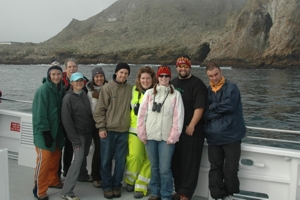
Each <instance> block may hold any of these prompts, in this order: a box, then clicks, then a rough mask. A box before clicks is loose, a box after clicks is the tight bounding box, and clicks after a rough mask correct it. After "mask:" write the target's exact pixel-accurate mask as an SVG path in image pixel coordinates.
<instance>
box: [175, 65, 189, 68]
mask: <svg viewBox="0 0 300 200" xmlns="http://www.w3.org/2000/svg"><path fill="white" fill-rule="evenodd" d="M177 67H178V68H180V69H182V68H185V69H186V68H190V66H188V65H178V66H177Z"/></svg>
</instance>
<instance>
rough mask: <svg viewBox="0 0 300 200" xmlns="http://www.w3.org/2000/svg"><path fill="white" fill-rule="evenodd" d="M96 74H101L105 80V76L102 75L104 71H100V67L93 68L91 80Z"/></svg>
mask: <svg viewBox="0 0 300 200" xmlns="http://www.w3.org/2000/svg"><path fill="white" fill-rule="evenodd" d="M97 74H102V75H103V76H104V79H105V74H104V71H103V70H102V68H101V67H95V68H94V69H93V70H92V80H94V77H95V76H96V75H97Z"/></svg>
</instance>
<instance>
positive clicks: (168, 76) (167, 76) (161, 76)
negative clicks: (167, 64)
mask: <svg viewBox="0 0 300 200" xmlns="http://www.w3.org/2000/svg"><path fill="white" fill-rule="evenodd" d="M158 77H160V78H163V77H166V78H170V75H158Z"/></svg>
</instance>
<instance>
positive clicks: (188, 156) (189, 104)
mask: <svg viewBox="0 0 300 200" xmlns="http://www.w3.org/2000/svg"><path fill="white" fill-rule="evenodd" d="M176 70H177V73H178V77H176V78H174V79H173V80H172V84H173V85H174V87H175V88H176V90H178V91H179V92H180V93H181V96H182V100H183V104H184V111H185V112H184V126H183V130H182V133H181V135H180V138H179V142H177V143H176V145H175V151H174V154H173V159H172V173H173V178H174V185H175V192H176V193H175V194H173V197H172V198H173V199H174V200H189V199H191V198H192V196H193V194H194V191H195V188H196V186H197V181H198V174H199V168H200V162H201V156H202V149H203V142H204V133H203V129H204V121H203V120H202V115H203V111H204V108H205V106H206V101H207V88H206V85H205V84H204V83H203V81H202V80H201V79H199V78H198V77H196V76H194V75H192V74H191V59H190V58H189V56H187V55H183V56H180V57H179V58H178V59H177V61H176Z"/></svg>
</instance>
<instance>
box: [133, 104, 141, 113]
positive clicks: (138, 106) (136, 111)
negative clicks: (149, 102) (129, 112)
mask: <svg viewBox="0 0 300 200" xmlns="http://www.w3.org/2000/svg"><path fill="white" fill-rule="evenodd" d="M139 109H140V103H137V104H134V107H133V112H134V114H135V115H138V113H139Z"/></svg>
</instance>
